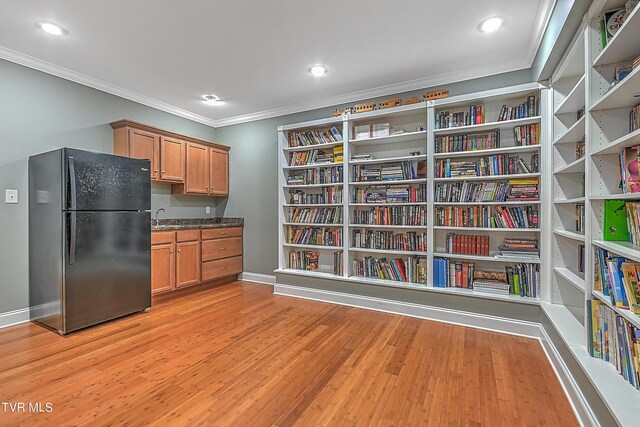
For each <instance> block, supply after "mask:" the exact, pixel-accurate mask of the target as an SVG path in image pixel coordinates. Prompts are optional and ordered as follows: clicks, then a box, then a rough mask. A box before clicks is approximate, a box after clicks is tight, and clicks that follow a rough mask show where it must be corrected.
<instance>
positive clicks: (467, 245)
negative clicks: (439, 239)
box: [445, 233, 489, 256]
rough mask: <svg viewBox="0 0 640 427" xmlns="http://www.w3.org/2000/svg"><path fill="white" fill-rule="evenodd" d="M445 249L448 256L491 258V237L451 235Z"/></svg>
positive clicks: (448, 235)
mask: <svg viewBox="0 0 640 427" xmlns="http://www.w3.org/2000/svg"><path fill="white" fill-rule="evenodd" d="M445 247H446V252H447V253H448V254H463V255H480V256H489V236H480V235H474V234H472V235H468V234H455V233H449V234H447V239H446V241H445Z"/></svg>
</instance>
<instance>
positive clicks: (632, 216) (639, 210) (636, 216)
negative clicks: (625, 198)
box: [624, 202, 640, 246]
mask: <svg viewBox="0 0 640 427" xmlns="http://www.w3.org/2000/svg"><path fill="white" fill-rule="evenodd" d="M624 205H625V208H626V212H627V229H628V231H629V241H630V242H631V243H633V244H634V245H636V246H640V202H625V204H624Z"/></svg>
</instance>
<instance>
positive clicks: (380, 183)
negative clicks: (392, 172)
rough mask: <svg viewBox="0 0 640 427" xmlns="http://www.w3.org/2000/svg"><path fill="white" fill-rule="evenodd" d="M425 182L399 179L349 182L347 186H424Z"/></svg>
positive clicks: (424, 180) (424, 179)
mask: <svg viewBox="0 0 640 427" xmlns="http://www.w3.org/2000/svg"><path fill="white" fill-rule="evenodd" d="M426 182H427V179H426V178H418V179H401V180H396V181H362V182H356V181H351V182H349V185H352V186H365V187H369V186H385V185H400V184H425V183H426Z"/></svg>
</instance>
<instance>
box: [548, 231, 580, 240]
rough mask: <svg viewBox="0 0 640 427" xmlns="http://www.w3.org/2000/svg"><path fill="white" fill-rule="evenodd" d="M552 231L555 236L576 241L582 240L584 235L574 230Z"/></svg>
mask: <svg viewBox="0 0 640 427" xmlns="http://www.w3.org/2000/svg"><path fill="white" fill-rule="evenodd" d="M553 233H554V234H555V235H556V236H561V237H564V238H567V239H571V240H576V241H578V242H584V241H585V237H584V234H580V233H576V232H575V231H568V230H554V231H553Z"/></svg>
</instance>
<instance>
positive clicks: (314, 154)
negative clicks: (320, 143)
mask: <svg viewBox="0 0 640 427" xmlns="http://www.w3.org/2000/svg"><path fill="white" fill-rule="evenodd" d="M325 163H333V153H327V152H325V151H322V150H307V151H294V152H292V153H291V154H290V155H289V166H306V165H318V164H325Z"/></svg>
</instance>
